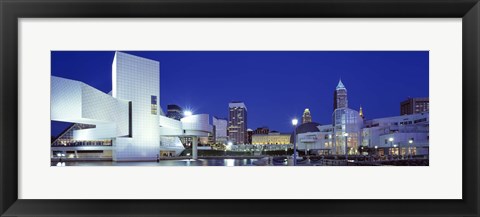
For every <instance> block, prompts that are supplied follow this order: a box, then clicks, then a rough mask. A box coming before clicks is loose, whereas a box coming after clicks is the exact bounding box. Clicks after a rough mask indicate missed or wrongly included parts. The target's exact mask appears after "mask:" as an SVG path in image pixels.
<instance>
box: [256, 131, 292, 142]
mask: <svg viewBox="0 0 480 217" xmlns="http://www.w3.org/2000/svg"><path fill="white" fill-rule="evenodd" d="M290 137H291V135H290V134H280V133H277V132H270V133H268V134H253V135H252V145H287V144H291V143H290Z"/></svg>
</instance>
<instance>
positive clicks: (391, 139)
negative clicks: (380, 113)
mask: <svg viewBox="0 0 480 217" xmlns="http://www.w3.org/2000/svg"><path fill="white" fill-rule="evenodd" d="M388 141H390V152H389V153H388V155H390V159H391V158H392V156H393V137H390V138H388Z"/></svg>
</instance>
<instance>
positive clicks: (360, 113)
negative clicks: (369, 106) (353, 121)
mask: <svg viewBox="0 0 480 217" xmlns="http://www.w3.org/2000/svg"><path fill="white" fill-rule="evenodd" d="M358 114H359V115H360V117H362V118H364V116H363V109H362V105H360V112H358Z"/></svg>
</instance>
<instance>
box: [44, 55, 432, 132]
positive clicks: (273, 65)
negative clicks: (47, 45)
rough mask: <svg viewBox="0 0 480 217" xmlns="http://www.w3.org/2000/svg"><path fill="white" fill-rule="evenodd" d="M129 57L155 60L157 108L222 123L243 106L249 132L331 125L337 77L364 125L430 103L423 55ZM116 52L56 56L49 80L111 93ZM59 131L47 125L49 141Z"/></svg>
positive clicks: (53, 57)
mask: <svg viewBox="0 0 480 217" xmlns="http://www.w3.org/2000/svg"><path fill="white" fill-rule="evenodd" d="M127 53H130V54H133V55H137V56H141V57H145V58H148V59H153V60H156V61H159V62H160V106H161V107H162V109H163V110H164V111H165V112H166V106H167V104H178V105H180V106H182V107H184V108H185V107H187V108H191V109H192V110H193V111H194V113H208V114H210V115H214V116H218V117H227V114H228V103H229V102H230V101H244V102H245V104H246V106H247V109H248V127H249V128H252V129H255V128H257V127H260V126H268V127H270V129H271V130H278V131H281V132H288V131H290V130H291V119H292V118H293V117H297V118H299V119H300V118H301V115H302V113H303V110H304V109H305V108H310V111H311V113H312V117H313V121H315V122H319V123H321V124H330V123H331V115H332V111H333V91H334V90H335V87H336V85H337V83H338V80H339V79H340V78H341V79H342V81H343V83H344V84H345V86H346V88H347V90H348V100H349V107H350V108H353V109H355V110H358V108H359V107H360V105H362V107H363V110H364V113H365V115H366V117H367V119H371V118H380V117H387V116H397V115H399V114H400V101H402V100H404V99H406V98H407V97H428V90H429V83H428V79H429V77H428V73H429V72H428V69H429V67H428V51H412V52H410V51H409V52H405V51H385V52H383V51H382V52H379V51H375V52H371V51H351V52H350V51H348V52H346V51H337V52H334V51H281V52H279V51H159V52H152V51H148V52H133V51H129V52H127ZM113 55H114V52H104V51H102V52H98V51H94V52H85V51H75V52H70V51H54V52H52V59H51V61H52V75H54V76H60V77H64V78H69V79H74V80H79V81H83V82H85V83H87V84H89V85H91V86H93V87H95V88H97V89H99V90H102V91H104V92H109V91H110V90H111V89H112V84H111V76H112V75H111V67H112V60H113ZM64 126H65V125H59V124H54V125H52V135H56V134H58V133H59V132H60V131H61V130H62V128H63V127H64Z"/></svg>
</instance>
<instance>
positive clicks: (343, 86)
mask: <svg viewBox="0 0 480 217" xmlns="http://www.w3.org/2000/svg"><path fill="white" fill-rule="evenodd" d="M336 89H337V90H338V89H347V88H345V85H343V83H342V79H341V78H340V80H339V81H338V84H337V88H336Z"/></svg>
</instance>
